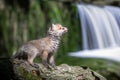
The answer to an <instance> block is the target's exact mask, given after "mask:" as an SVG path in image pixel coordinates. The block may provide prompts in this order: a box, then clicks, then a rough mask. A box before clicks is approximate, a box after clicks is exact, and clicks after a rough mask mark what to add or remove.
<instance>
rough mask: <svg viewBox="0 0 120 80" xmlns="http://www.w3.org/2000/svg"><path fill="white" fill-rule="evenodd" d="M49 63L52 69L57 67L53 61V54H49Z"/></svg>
mask: <svg viewBox="0 0 120 80" xmlns="http://www.w3.org/2000/svg"><path fill="white" fill-rule="evenodd" d="M49 64H50V65H51V66H52V67H53V68H54V69H57V67H56V65H55V61H54V56H53V55H50V58H49Z"/></svg>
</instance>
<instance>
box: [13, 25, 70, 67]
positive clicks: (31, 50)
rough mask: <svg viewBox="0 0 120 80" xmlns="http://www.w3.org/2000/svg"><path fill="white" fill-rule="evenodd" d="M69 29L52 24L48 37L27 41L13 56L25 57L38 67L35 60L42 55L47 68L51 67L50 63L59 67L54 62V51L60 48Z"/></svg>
mask: <svg viewBox="0 0 120 80" xmlns="http://www.w3.org/2000/svg"><path fill="white" fill-rule="evenodd" d="M67 31H68V29H67V28H66V27H63V26H62V25H60V24H52V26H51V27H49V30H48V36H47V37H45V38H41V39H37V40H32V41H29V42H26V43H25V44H23V45H22V46H21V47H20V48H19V49H18V51H17V53H16V54H15V55H13V57H12V58H13V59H15V58H18V59H25V60H27V61H28V63H29V64H30V65H31V66H34V67H38V66H37V65H36V64H34V63H33V60H34V59H35V58H36V57H37V56H41V58H42V64H43V65H44V66H45V67H46V68H50V67H49V65H51V66H52V67H53V68H55V69H57V67H56V65H55V62H54V52H56V51H57V49H58V46H59V42H60V39H61V36H62V35H63V34H64V33H66V32H67Z"/></svg>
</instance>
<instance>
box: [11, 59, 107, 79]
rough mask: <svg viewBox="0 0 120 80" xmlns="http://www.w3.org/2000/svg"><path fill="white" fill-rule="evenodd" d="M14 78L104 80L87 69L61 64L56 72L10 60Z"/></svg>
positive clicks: (40, 65)
mask: <svg viewBox="0 0 120 80" xmlns="http://www.w3.org/2000/svg"><path fill="white" fill-rule="evenodd" d="M12 63H13V68H14V72H15V75H16V78H17V79H19V80H44V79H45V80H106V79H105V78H104V77H103V76H101V75H100V74H98V73H96V72H94V71H93V70H91V69H89V68H88V67H80V66H69V65H67V64H61V65H59V66H57V70H54V69H52V68H51V70H49V69H46V68H45V67H44V66H43V65H42V64H40V63H39V64H38V65H39V68H34V67H32V66H30V65H29V64H28V63H27V62H26V61H24V60H17V59H14V60H12Z"/></svg>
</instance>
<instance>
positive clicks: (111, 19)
mask: <svg viewBox="0 0 120 80" xmlns="http://www.w3.org/2000/svg"><path fill="white" fill-rule="evenodd" d="M77 9H78V13H79V18H80V23H81V29H82V41H83V50H81V51H78V52H72V53H70V54H69V55H70V56H76V57H89V58H104V59H110V60H114V61H118V62H120V8H118V7H113V6H95V5H85V4H78V5H77Z"/></svg>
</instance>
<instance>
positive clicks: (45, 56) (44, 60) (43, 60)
mask: <svg viewBox="0 0 120 80" xmlns="http://www.w3.org/2000/svg"><path fill="white" fill-rule="evenodd" d="M41 57H42V64H43V65H44V66H45V67H46V68H47V69H50V67H49V65H48V63H47V58H48V52H47V51H43V53H42V55H41Z"/></svg>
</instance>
